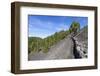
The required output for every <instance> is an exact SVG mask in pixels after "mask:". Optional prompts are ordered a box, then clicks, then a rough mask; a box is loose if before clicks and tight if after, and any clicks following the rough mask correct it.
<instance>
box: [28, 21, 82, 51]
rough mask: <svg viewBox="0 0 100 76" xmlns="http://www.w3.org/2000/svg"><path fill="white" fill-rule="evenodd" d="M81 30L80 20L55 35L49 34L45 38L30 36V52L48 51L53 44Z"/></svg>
mask: <svg viewBox="0 0 100 76" xmlns="http://www.w3.org/2000/svg"><path fill="white" fill-rule="evenodd" d="M79 30H80V24H79V23H78V22H73V23H72V24H71V25H70V28H69V30H65V31H64V30H61V31H59V32H55V33H54V34H53V35H51V36H48V37H46V38H44V39H42V38H39V37H28V53H31V52H40V51H43V52H44V53H46V52H48V50H49V49H50V47H51V46H53V45H54V44H56V43H57V42H59V41H60V40H63V39H64V38H65V37H67V36H68V35H69V34H71V33H72V32H74V33H76V32H78V31H79Z"/></svg>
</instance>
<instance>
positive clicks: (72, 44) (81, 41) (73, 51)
mask: <svg viewBox="0 0 100 76" xmlns="http://www.w3.org/2000/svg"><path fill="white" fill-rule="evenodd" d="M87 33H88V32H87V27H85V28H83V29H82V30H81V31H80V32H79V33H78V34H77V35H76V36H74V37H71V35H69V36H67V37H66V38H65V39H63V40H61V41H59V42H58V43H57V44H56V45H53V46H51V48H50V49H49V52H47V53H43V52H42V51H40V52H36V53H30V54H29V57H28V58H29V60H51V59H74V58H86V57H87V48H88V47H87V45H88V44H87V40H88V38H87V37H88V36H87ZM72 38H73V39H72ZM73 40H74V41H73ZM76 55H77V57H76Z"/></svg>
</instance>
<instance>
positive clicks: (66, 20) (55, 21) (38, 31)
mask: <svg viewBox="0 0 100 76" xmlns="http://www.w3.org/2000/svg"><path fill="white" fill-rule="evenodd" d="M73 21H77V22H79V23H80V26H81V28H82V27H84V26H86V25H88V18H87V17H75V16H45V15H28V30H29V31H28V34H29V37H41V38H45V37H47V36H50V35H52V34H54V33H55V32H59V31H60V30H68V29H69V27H70V25H71V23H72V22H73Z"/></svg>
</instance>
